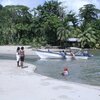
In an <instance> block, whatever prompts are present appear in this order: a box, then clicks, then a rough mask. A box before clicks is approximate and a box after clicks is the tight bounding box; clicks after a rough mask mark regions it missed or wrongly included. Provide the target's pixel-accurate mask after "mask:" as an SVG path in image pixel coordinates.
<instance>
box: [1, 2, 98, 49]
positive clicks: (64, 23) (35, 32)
mask: <svg viewBox="0 0 100 100" xmlns="http://www.w3.org/2000/svg"><path fill="white" fill-rule="evenodd" d="M61 4H62V2H58V1H57V0H50V1H45V3H44V4H43V5H39V6H37V8H33V10H32V11H31V12H30V9H29V8H28V7H26V6H23V5H17V6H15V5H9V6H5V7H3V6H2V5H0V44H1V45H3V44H25V45H27V44H31V45H33V46H34V47H41V46H45V45H47V44H48V45H60V46H64V44H65V41H66V39H67V38H71V37H73V38H80V40H81V41H80V42H81V43H80V44H81V47H83V48H84V47H90V48H100V17H99V14H100V10H99V9H97V8H96V7H95V6H94V5H92V4H87V5H84V6H83V7H82V8H80V12H79V15H76V14H75V13H74V12H72V11H70V12H65V9H64V7H63V6H62V5H61Z"/></svg>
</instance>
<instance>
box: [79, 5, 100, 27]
mask: <svg viewBox="0 0 100 100" xmlns="http://www.w3.org/2000/svg"><path fill="white" fill-rule="evenodd" d="M79 10H80V11H79V16H80V18H81V20H82V21H83V26H84V27H85V26H86V24H87V23H90V22H91V21H94V20H96V19H97V18H98V14H99V13H100V10H99V9H96V8H95V5H93V4H87V5H84V6H83V7H81V8H80V9H79Z"/></svg>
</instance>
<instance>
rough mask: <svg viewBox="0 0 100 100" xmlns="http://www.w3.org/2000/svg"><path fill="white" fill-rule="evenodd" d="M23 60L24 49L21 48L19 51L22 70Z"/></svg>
mask: <svg viewBox="0 0 100 100" xmlns="http://www.w3.org/2000/svg"><path fill="white" fill-rule="evenodd" d="M24 58H25V52H24V47H21V50H20V65H21V67H22V68H23V62H24Z"/></svg>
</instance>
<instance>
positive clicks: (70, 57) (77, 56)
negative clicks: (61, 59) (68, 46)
mask: <svg viewBox="0 0 100 100" xmlns="http://www.w3.org/2000/svg"><path fill="white" fill-rule="evenodd" d="M88 58H89V57H88V56H82V55H75V56H74V57H73V56H70V55H66V59H76V60H78V59H88Z"/></svg>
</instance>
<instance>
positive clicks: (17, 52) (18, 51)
mask: <svg viewBox="0 0 100 100" xmlns="http://www.w3.org/2000/svg"><path fill="white" fill-rule="evenodd" d="M16 60H17V67H20V65H19V61H20V47H17V50H16Z"/></svg>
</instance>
